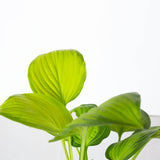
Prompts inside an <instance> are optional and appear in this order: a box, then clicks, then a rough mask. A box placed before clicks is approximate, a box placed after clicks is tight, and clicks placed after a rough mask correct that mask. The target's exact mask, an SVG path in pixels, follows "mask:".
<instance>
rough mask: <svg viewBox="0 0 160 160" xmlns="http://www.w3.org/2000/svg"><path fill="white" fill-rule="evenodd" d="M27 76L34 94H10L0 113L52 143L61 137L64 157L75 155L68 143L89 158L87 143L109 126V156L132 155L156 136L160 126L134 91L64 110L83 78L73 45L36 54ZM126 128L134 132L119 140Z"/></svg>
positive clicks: (123, 158)
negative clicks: (111, 136) (40, 132)
mask: <svg viewBox="0 0 160 160" xmlns="http://www.w3.org/2000/svg"><path fill="white" fill-rule="evenodd" d="M28 79H29V84H30V87H31V89H32V91H33V93H26V94H18V95H13V96H11V97H9V98H8V99H7V100H6V101H5V102H4V103H3V104H2V105H1V106H0V115H2V116H4V117H6V118H9V119H11V120H13V121H16V122H19V123H22V124H24V125H27V126H30V127H34V128H37V129H41V130H44V131H46V132H48V133H49V134H51V135H53V136H54V138H53V139H52V140H50V142H54V141H58V140H61V141H62V144H63V147H64V151H65V155H66V159H67V160H73V159H74V157H73V153H72V147H75V148H80V151H78V154H79V160H88V154H87V149H88V147H89V146H95V145H98V144H100V143H101V142H102V140H103V139H106V138H108V136H109V134H110V131H114V132H117V134H118V137H119V138H118V142H115V143H114V144H111V145H110V146H109V147H107V146H106V148H107V149H106V152H105V156H106V159H109V160H127V159H129V158H131V157H132V159H133V160H134V159H136V157H137V156H138V154H139V153H140V151H141V150H142V149H143V147H144V146H145V145H146V144H147V143H148V142H149V141H150V140H151V139H152V138H160V126H157V127H150V124H151V121H150V117H149V115H148V114H147V113H146V112H145V111H143V110H142V109H141V97H140V95H139V94H138V93H136V92H131V93H125V94H120V95H118V96H115V97H113V98H111V99H109V100H107V101H106V102H104V103H102V104H101V105H100V106H97V105H95V104H82V105H80V106H79V107H76V108H74V109H72V110H71V111H69V110H68V108H67V107H66V106H67V104H68V103H69V102H70V101H72V100H73V99H75V98H76V97H77V96H78V95H79V93H80V92H81V90H82V88H83V85H84V82H85V79H86V65H85V61H84V58H83V56H82V54H81V53H80V52H78V51H76V50H57V51H53V52H50V53H47V54H42V55H39V56H38V57H36V58H35V59H34V60H33V61H32V62H31V64H30V65H29V69H28ZM73 113H75V115H76V118H73V117H72V114H73ZM128 131H131V132H133V134H132V135H131V136H129V137H128V138H126V139H123V140H121V136H122V134H123V133H124V132H128ZM66 142H68V150H67V149H66V145H67V144H66ZM77 150H79V149H77ZM68 152H69V153H68Z"/></svg>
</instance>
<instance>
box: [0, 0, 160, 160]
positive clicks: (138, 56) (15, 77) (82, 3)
mask: <svg viewBox="0 0 160 160" xmlns="http://www.w3.org/2000/svg"><path fill="white" fill-rule="evenodd" d="M159 8H160V1H159V0H130V1H128V0H121V1H119V0H114V1H113V0H98V1H97V0H79V1H78V0H67V1H66V0H14V1H13V0H5V1H3V0H0V75H1V77H0V103H3V102H4V100H5V99H7V98H8V97H9V96H10V95H12V94H17V93H26V92H31V90H30V88H29V84H28V80H27V69H28V65H29V63H30V62H31V61H32V59H34V58H35V57H36V56H38V55H39V54H42V53H47V52H50V51H52V50H57V49H70V48H73V49H77V50H79V51H80V52H81V53H82V54H83V55H84V58H85V60H86V64H87V71H88V72H87V80H86V83H85V85H84V89H83V91H82V93H81V94H80V96H79V97H78V98H77V99H76V100H75V101H73V102H72V103H70V104H69V106H71V107H73V106H77V105H79V104H81V103H96V104H98V105H99V104H101V103H103V102H104V101H106V100H107V99H109V98H110V97H112V96H115V95H118V94H121V93H125V92H132V91H137V92H139V93H140V94H141V96H142V108H143V109H144V110H145V111H147V112H148V113H149V114H152V115H153V114H154V115H160V101H159V97H160V95H159V90H160V84H159V82H160V76H159V74H160V63H159V62H160V48H159V44H160V30H159V28H160V18H159V17H160V10H159ZM0 127H1V132H0V135H1V136H0V137H1V138H0V150H1V152H3V153H1V152H0V156H1V157H0V159H3V160H11V159H12V160H19V159H21V160H22V159H23V160H25V159H32V157H34V156H35V157H34V158H33V159H39V160H40V159H43V160H44V159H45V158H44V157H45V156H46V155H47V154H46V153H44V152H45V151H44V148H45V147H46V146H48V144H46V139H47V140H48V136H47V138H46V137H45V136H44V135H43V133H44V132H43V133H42V135H41V132H40V134H38V133H39V131H37V130H36V131H35V130H34V129H28V128H26V127H23V126H21V125H20V126H19V125H17V124H16V123H14V122H10V121H9V120H7V119H4V118H2V117H1V118H0ZM21 127H22V128H21ZM32 134H33V135H32ZM32 136H33V137H32ZM43 136H44V137H43ZM35 137H36V138H37V139H36V140H35V141H36V142H37V141H38V140H39V139H40V140H42V141H41V142H39V143H40V144H39V143H38V145H37V144H36V143H32V142H33V140H34V139H35ZM17 138H18V139H19V140H20V141H19V142H17ZM43 138H44V142H43ZM29 140H30V141H29ZM18 143H19V144H18ZM31 146H33V148H32V149H31V151H29V149H30V148H31ZM44 146H45V147H44ZM49 146H50V147H51V148H52V149H51V148H50V149H48V148H47V152H48V150H54V147H53V146H52V144H49ZM23 147H25V148H23ZM40 147H42V148H40ZM56 149H57V148H56ZM19 150H20V151H19ZM58 151H59V149H58V150H57V151H56V153H54V152H52V151H51V153H53V154H56V155H57V152H58ZM8 153H9V154H8ZM2 156H3V157H2ZM54 159H56V158H54ZM57 159H60V158H58V157H57ZM61 159H62V158H61Z"/></svg>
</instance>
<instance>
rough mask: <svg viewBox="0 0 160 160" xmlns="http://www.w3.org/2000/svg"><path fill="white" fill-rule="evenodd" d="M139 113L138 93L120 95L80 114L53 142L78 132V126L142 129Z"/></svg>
mask: <svg viewBox="0 0 160 160" xmlns="http://www.w3.org/2000/svg"><path fill="white" fill-rule="evenodd" d="M140 112H141V111H140V95H139V94H138V93H126V94H121V95H119V96H115V97H113V98H111V99H109V100H108V101H106V102H105V103H103V104H102V105H100V106H99V107H96V108H93V109H91V110H89V111H88V112H87V113H84V114H82V115H81V116H80V117H79V118H78V119H75V120H74V121H72V123H70V124H69V125H67V126H66V127H65V128H64V129H63V130H62V132H61V133H60V134H59V135H57V136H56V137H55V138H54V140H53V141H56V140H59V139H62V138H64V137H68V136H70V135H73V134H76V133H77V132H80V129H79V128H80V126H88V127H89V126H108V125H109V126H111V127H116V128H118V127H119V128H122V127H123V128H124V127H126V128H129V130H130V131H132V130H136V129H143V124H142V121H141V113H140ZM51 141H52V140H51Z"/></svg>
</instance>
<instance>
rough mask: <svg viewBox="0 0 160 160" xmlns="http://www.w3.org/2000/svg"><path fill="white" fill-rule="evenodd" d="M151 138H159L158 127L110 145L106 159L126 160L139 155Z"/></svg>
mask: <svg viewBox="0 0 160 160" xmlns="http://www.w3.org/2000/svg"><path fill="white" fill-rule="evenodd" d="M152 138H160V127H152V128H150V129H145V130H142V131H139V132H136V133H134V134H133V135H131V136H130V137H128V138H126V139H124V140H122V141H120V142H118V143H115V144H112V145H110V146H109V147H108V149H107V150H106V154H105V155H106V158H108V159H110V160H113V159H114V160H128V159H129V158H130V157H132V156H133V155H134V154H136V156H137V155H138V154H137V153H139V152H140V151H141V150H142V149H143V147H144V146H145V145H146V144H147V143H148V142H149V141H150V140H151V139H152Z"/></svg>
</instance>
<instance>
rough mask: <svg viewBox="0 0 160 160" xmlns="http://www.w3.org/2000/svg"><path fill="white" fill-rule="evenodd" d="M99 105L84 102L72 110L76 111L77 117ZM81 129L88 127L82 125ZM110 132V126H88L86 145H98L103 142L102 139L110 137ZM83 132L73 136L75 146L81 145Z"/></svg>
mask: <svg viewBox="0 0 160 160" xmlns="http://www.w3.org/2000/svg"><path fill="white" fill-rule="evenodd" d="M95 107H97V106H96V105H95V104H83V105H81V106H79V107H76V108H75V109H73V110H72V112H75V113H76V115H77V117H79V116H80V115H82V114H83V113H86V112H88V111H89V110H90V109H92V108H95ZM81 128H82V129H81V131H82V132H83V131H85V129H84V128H86V127H81ZM109 133H110V127H109V126H91V127H87V132H86V136H85V137H86V142H85V145H86V147H88V146H93V145H98V144H100V143H101V141H102V140H103V139H104V138H106V137H108V136H109ZM82 134H83V133H81V134H78V135H74V136H72V145H73V146H74V147H80V146H81V143H82V139H81V135H82Z"/></svg>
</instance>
